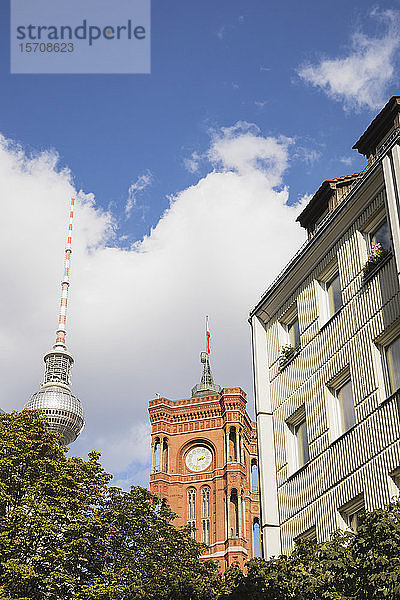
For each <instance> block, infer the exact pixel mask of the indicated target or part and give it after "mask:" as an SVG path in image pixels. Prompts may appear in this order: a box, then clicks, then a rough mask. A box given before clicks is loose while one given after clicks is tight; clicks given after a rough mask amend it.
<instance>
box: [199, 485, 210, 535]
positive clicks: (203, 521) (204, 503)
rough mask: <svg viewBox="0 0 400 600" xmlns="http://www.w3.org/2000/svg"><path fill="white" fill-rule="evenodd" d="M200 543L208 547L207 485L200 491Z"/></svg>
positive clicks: (208, 497) (208, 514) (208, 506)
mask: <svg viewBox="0 0 400 600" xmlns="http://www.w3.org/2000/svg"><path fill="white" fill-rule="evenodd" d="M201 530H202V535H201V541H202V542H203V544H207V546H209V545H210V488H209V486H208V485H206V486H204V487H203V488H202V489H201Z"/></svg>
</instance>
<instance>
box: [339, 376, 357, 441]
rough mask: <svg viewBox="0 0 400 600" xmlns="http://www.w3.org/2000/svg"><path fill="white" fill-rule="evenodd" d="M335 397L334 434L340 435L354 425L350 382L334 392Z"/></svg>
mask: <svg viewBox="0 0 400 600" xmlns="http://www.w3.org/2000/svg"><path fill="white" fill-rule="evenodd" d="M334 393H335V396H336V432H337V435H342V433H344V432H345V431H347V430H348V429H351V428H352V427H353V425H354V423H355V413H354V399H353V386H352V384H351V381H348V382H347V383H345V384H344V385H343V386H342V387H340V388H339V389H337V390H335V392H334Z"/></svg>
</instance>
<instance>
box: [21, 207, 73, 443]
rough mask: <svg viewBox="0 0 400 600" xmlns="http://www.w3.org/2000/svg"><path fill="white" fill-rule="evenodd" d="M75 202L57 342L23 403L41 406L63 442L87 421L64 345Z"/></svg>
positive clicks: (45, 359)
mask: <svg viewBox="0 0 400 600" xmlns="http://www.w3.org/2000/svg"><path fill="white" fill-rule="evenodd" d="M74 204H75V200H74V198H72V200H71V211H70V215H69V225H68V233H67V244H66V246H65V264H64V278H63V280H62V282H61V306H60V314H59V318H58V328H57V332H56V335H57V337H56V343H55V344H54V346H53V348H52V349H51V350H50V352H48V353H47V354H46V355H45V357H44V362H45V372H44V381H43V383H42V385H41V388H40V389H39V390H38V391H37V392H35V393H34V394H33V395H32V396H31V397H30V399H29V400H28V402H27V403H26V404H25V406H24V409H27V410H42V411H43V412H44V413H45V414H46V417H47V419H48V421H49V425H50V429H52V430H53V431H57V432H58V433H61V435H62V439H61V443H62V444H63V445H68V444H71V443H72V442H73V441H75V440H76V438H77V437H78V435H79V434H80V432H81V431H82V429H83V426H84V423H85V421H84V416H83V408H82V404H81V402H80V400H79V399H78V398H77V397H76V396H75V395H74V394H73V393H72V392H71V390H70V388H69V382H70V371H71V368H72V365H73V363H74V359H73V357H72V354H70V352H69V351H68V350H67V347H66V345H65V334H66V329H65V324H66V317H67V301H68V289H69V276H70V264H71V252H72V249H71V242H72V221H73V217H74Z"/></svg>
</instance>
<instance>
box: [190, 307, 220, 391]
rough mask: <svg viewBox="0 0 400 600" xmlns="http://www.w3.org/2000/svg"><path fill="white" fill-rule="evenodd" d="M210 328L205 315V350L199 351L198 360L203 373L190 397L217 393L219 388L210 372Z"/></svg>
mask: <svg viewBox="0 0 400 600" xmlns="http://www.w3.org/2000/svg"><path fill="white" fill-rule="evenodd" d="M210 337H211V334H210V330H209V327H208V316H206V352H201V354H200V361H201V362H202V363H203V365H204V366H203V374H202V376H201V381H200V383H199V384H197V385H195V386H194V388H193V389H192V397H194V396H208V395H209V394H212V393H214V394H219V393H220V392H221V388H220V386H219V385H215V383H214V379H213V376H212V373H211V366H210Z"/></svg>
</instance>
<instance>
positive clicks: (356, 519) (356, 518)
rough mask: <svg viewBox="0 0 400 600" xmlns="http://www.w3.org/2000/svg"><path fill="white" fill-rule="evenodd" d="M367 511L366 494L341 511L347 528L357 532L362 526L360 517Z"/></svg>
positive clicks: (348, 503)
mask: <svg viewBox="0 0 400 600" xmlns="http://www.w3.org/2000/svg"><path fill="white" fill-rule="evenodd" d="M364 510H365V504H364V494H360V495H359V496H357V497H356V498H354V499H353V500H351V501H350V502H347V504H345V505H344V506H342V507H341V508H340V509H339V513H340V516H341V517H342V520H343V524H344V526H345V527H348V528H349V529H352V530H353V531H354V533H356V532H357V530H358V527H359V524H360V515H361V513H362V512H364Z"/></svg>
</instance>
